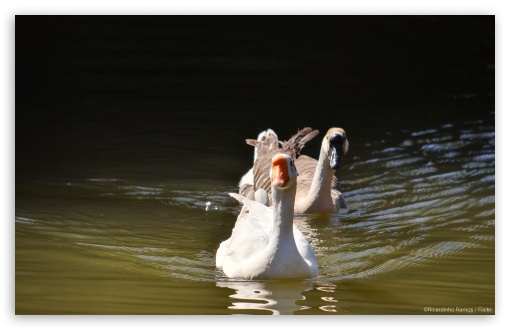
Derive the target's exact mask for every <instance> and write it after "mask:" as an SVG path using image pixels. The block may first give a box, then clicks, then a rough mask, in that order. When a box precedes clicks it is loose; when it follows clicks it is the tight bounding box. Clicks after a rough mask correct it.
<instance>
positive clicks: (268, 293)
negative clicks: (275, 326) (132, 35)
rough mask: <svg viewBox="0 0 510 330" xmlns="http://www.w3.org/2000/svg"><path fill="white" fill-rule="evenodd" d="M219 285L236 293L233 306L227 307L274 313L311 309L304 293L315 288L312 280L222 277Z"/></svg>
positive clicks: (217, 283)
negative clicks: (258, 279) (231, 278)
mask: <svg viewBox="0 0 510 330" xmlns="http://www.w3.org/2000/svg"><path fill="white" fill-rule="evenodd" d="M216 285H217V286H218V287H222V288H230V289H232V290H235V293H234V294H232V295H230V298H232V305H231V306H229V307H228V308H229V309H231V310H235V311H239V312H244V313H251V312H250V311H254V310H256V311H263V312H268V313H269V314H272V315H280V314H283V315H288V314H294V313H295V312H297V311H300V310H304V309H308V308H311V307H309V306H306V303H307V302H306V297H305V295H304V293H305V292H306V291H311V290H312V289H313V283H311V282H308V281H299V280H295V281H285V280H269V281H244V280H243V281H241V280H219V281H217V282H216ZM298 302H299V304H298Z"/></svg>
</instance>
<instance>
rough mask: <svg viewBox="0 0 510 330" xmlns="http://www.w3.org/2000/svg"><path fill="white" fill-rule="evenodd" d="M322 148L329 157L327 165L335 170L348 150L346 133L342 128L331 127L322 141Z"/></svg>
mask: <svg viewBox="0 0 510 330" xmlns="http://www.w3.org/2000/svg"><path fill="white" fill-rule="evenodd" d="M322 149H323V151H324V152H325V153H326V155H327V156H328V159H329V166H330V167H331V168H332V169H333V170H337V169H339V168H340V165H342V158H343V157H344V156H345V155H346V154H347V151H348V150H349V141H348V140H347V133H345V131H344V130H343V129H342V128H339V127H332V128H330V129H329V130H328V132H327V133H326V136H325V137H324V140H323V142H322Z"/></svg>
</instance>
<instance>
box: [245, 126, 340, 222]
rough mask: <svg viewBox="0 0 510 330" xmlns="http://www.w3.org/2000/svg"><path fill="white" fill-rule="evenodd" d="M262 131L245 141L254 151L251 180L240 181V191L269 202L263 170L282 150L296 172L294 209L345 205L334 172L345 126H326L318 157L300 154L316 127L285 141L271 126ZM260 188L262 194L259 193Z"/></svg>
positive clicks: (319, 209)
mask: <svg viewBox="0 0 510 330" xmlns="http://www.w3.org/2000/svg"><path fill="white" fill-rule="evenodd" d="M262 133H264V134H262ZM262 133H261V135H259V138H258V139H257V140H250V139H248V140H246V143H248V144H249V145H252V146H254V147H255V148H256V153H257V155H256V157H255V158H256V159H255V162H254V164H253V168H252V170H253V175H252V181H251V182H248V180H246V181H245V182H244V184H243V185H241V184H240V187H239V188H240V189H239V193H240V194H241V195H243V196H246V197H248V198H251V199H256V200H258V201H260V202H263V200H265V201H268V202H269V205H270V204H271V200H272V198H271V180H270V178H269V176H268V175H267V174H266V173H268V169H269V168H270V166H271V158H272V156H274V155H275V154H276V153H285V154H288V155H290V156H291V157H292V158H293V159H294V162H295V166H296V168H297V171H298V174H299V176H298V179H297V192H296V202H295V206H294V212H295V213H300V214H303V213H338V212H339V211H340V209H341V208H347V202H346V201H345V199H344V197H343V195H342V190H341V186H340V182H339V180H338V178H337V177H336V176H335V172H336V170H337V169H338V168H339V167H340V166H341V164H342V158H343V157H344V156H345V155H346V154H347V151H348V149H349V141H348V140H347V134H346V132H345V130H343V129H342V128H339V127H333V128H330V129H329V130H328V132H327V133H326V135H325V136H324V138H323V140H322V144H321V149H320V153H319V159H318V160H316V159H314V158H312V157H309V156H306V155H301V154H300V152H301V149H302V148H303V147H304V146H305V144H306V143H307V142H308V141H310V140H311V139H313V138H314V137H315V136H316V135H317V134H318V133H319V131H317V130H312V129H311V128H309V127H306V128H303V129H302V130H299V131H298V133H297V134H295V135H293V136H292V137H291V139H290V140H289V141H285V142H279V141H278V137H277V136H276V134H275V133H274V131H272V130H267V131H264V132H262ZM260 189H262V190H260ZM257 190H258V191H257ZM264 191H265V193H266V194H263V193H262V192H264ZM264 195H266V196H267V197H266V196H264ZM257 196H258V197H257ZM260 196H262V197H260Z"/></svg>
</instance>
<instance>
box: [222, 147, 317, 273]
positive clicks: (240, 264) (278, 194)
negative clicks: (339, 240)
mask: <svg viewBox="0 0 510 330" xmlns="http://www.w3.org/2000/svg"><path fill="white" fill-rule="evenodd" d="M271 164H272V166H271V170H270V177H271V182H272V199H273V207H272V208H269V207H267V206H265V205H264V204H262V203H260V202H257V201H252V200H250V199H248V198H245V197H243V196H240V195H238V194H230V195H231V196H232V197H234V198H236V199H237V200H239V201H240V202H241V203H243V204H244V207H243V210H242V211H241V213H240V214H239V217H238V218H237V222H236V224H235V227H234V229H233V230H232V236H231V237H230V238H229V239H227V240H226V241H224V242H222V243H221V244H220V247H219V248H218V251H217V253H216V266H217V267H218V268H221V269H222V270H223V272H224V273H225V274H226V275H227V276H228V277H231V278H235V277H239V278H246V279H260V278H311V277H315V276H317V275H318V273H319V270H318V267H317V261H316V260H315V253H314V251H313V249H312V247H311V246H310V244H309V243H308V241H307V240H306V238H305V237H304V236H303V234H302V233H301V232H300V231H299V229H298V228H297V227H296V226H295V225H294V223H293V217H294V199H295V195H296V179H297V172H296V168H295V166H294V162H293V160H292V158H291V157H290V156H288V155H285V154H277V155H275V156H274V157H273V159H272V161H271Z"/></svg>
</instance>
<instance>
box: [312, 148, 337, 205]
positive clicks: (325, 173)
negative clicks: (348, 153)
mask: <svg viewBox="0 0 510 330" xmlns="http://www.w3.org/2000/svg"><path fill="white" fill-rule="evenodd" d="M334 175H335V170H333V169H331V166H330V165H329V159H328V155H327V153H326V151H325V150H324V145H323V146H322V147H321V153H320V155H319V159H318V160H317V167H316V168H315V174H314V176H313V180H312V184H311V185H310V190H309V191H308V195H307V197H306V199H307V200H315V201H317V200H327V199H331V180H333V176H334Z"/></svg>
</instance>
